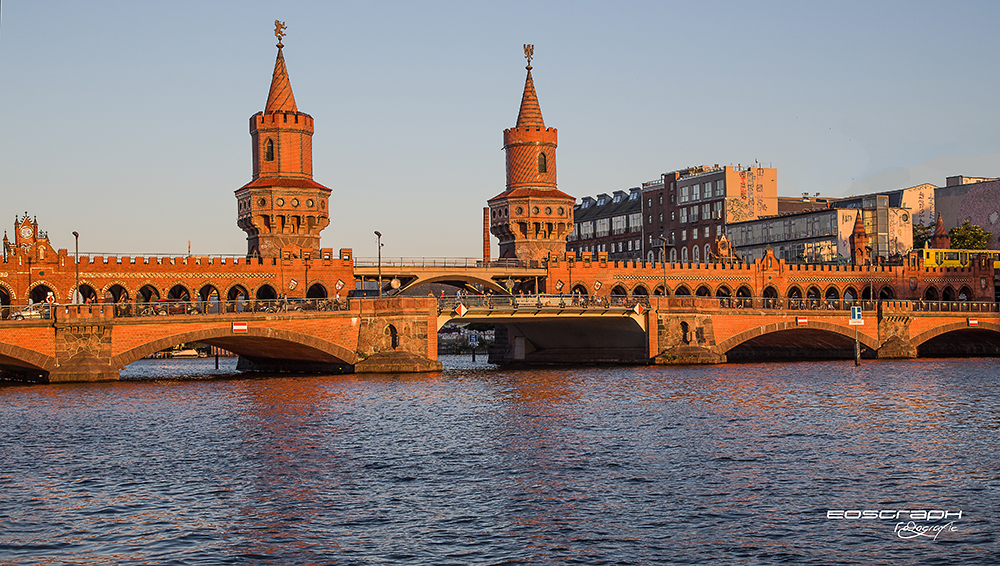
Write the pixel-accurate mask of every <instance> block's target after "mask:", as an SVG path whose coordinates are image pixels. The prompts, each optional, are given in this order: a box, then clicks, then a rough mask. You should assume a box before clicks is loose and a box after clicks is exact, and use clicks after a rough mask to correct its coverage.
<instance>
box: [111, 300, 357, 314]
mask: <svg viewBox="0 0 1000 566" xmlns="http://www.w3.org/2000/svg"><path fill="white" fill-rule="evenodd" d="M351 300H352V299H350V298H340V299H337V298H323V299H271V300H265V299H255V300H236V301H198V300H195V301H182V300H165V301H156V302H150V303H114V304H104V305H93V306H94V307H98V306H100V307H103V308H113V309H114V315H115V317H118V318H129V317H146V316H176V315H215V314H233V313H247V314H252V313H282V312H309V311H314V312H325V311H338V310H347V309H350V308H351Z"/></svg>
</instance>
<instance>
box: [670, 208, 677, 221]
mask: <svg viewBox="0 0 1000 566" xmlns="http://www.w3.org/2000/svg"><path fill="white" fill-rule="evenodd" d="M670 220H671V221H673V220H677V211H676V210H671V211H670Z"/></svg>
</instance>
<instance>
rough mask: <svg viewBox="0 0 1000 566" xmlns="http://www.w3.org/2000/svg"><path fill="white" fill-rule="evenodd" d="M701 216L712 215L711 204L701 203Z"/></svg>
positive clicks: (707, 216) (708, 216) (709, 216)
mask: <svg viewBox="0 0 1000 566" xmlns="http://www.w3.org/2000/svg"><path fill="white" fill-rule="evenodd" d="M701 217H702V218H711V217H712V205H711V204H709V203H707V202H706V203H705V204H703V205H701Z"/></svg>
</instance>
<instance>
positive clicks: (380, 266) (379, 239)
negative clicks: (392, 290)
mask: <svg viewBox="0 0 1000 566" xmlns="http://www.w3.org/2000/svg"><path fill="white" fill-rule="evenodd" d="M375 236H376V238H377V240H376V241H377V242H378V296H379V297H381V296H382V232H379V231H378V230H375Z"/></svg>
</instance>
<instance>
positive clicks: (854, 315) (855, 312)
mask: <svg viewBox="0 0 1000 566" xmlns="http://www.w3.org/2000/svg"><path fill="white" fill-rule="evenodd" d="M861 318H862V316H861V307H851V319H852V320H861Z"/></svg>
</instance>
